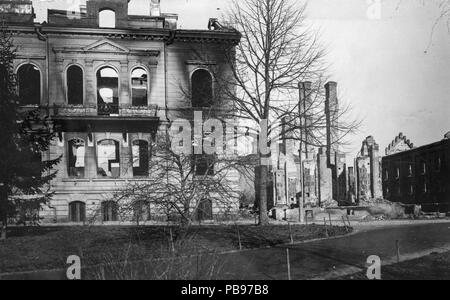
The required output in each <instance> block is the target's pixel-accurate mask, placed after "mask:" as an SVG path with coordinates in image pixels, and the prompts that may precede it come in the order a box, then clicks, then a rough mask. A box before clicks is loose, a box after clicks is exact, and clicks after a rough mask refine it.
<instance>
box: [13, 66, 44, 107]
mask: <svg viewBox="0 0 450 300" xmlns="http://www.w3.org/2000/svg"><path fill="white" fill-rule="evenodd" d="M17 77H18V87H19V98H20V104H22V105H39V104H40V103H41V72H40V71H39V69H38V68H37V67H36V66H34V65H32V64H26V65H23V66H21V67H20V68H19V70H18V72H17Z"/></svg>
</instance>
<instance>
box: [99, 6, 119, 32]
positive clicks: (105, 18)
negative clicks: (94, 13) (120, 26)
mask: <svg viewBox="0 0 450 300" xmlns="http://www.w3.org/2000/svg"><path fill="white" fill-rule="evenodd" d="M98 25H99V27H100V28H116V13H115V11H113V10H111V9H104V10H101V11H100V12H99V13H98Z"/></svg>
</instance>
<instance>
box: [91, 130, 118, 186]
mask: <svg viewBox="0 0 450 300" xmlns="http://www.w3.org/2000/svg"><path fill="white" fill-rule="evenodd" d="M104 141H113V142H114V144H115V145H116V147H117V149H118V152H119V153H118V159H119V162H118V164H119V176H117V177H114V176H101V175H100V174H99V155H98V151H99V145H100V143H101V142H104ZM121 150H122V149H121V143H120V141H118V140H116V139H113V138H104V139H100V140H99V141H97V142H96V143H95V161H96V164H95V168H96V174H97V178H99V179H114V180H117V179H120V178H121V177H122V160H121V158H122V157H121V154H122V151H121ZM108 166H109V165H108ZM108 171H109V170H108ZM110 172H111V173H112V171H110ZM111 175H112V174H111Z"/></svg>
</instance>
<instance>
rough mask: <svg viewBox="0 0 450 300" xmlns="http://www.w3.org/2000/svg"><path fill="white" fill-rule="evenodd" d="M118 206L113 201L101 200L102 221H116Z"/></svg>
mask: <svg viewBox="0 0 450 300" xmlns="http://www.w3.org/2000/svg"><path fill="white" fill-rule="evenodd" d="M117 212H118V206H117V203H116V202H114V201H105V202H102V215H103V222H116V221H117V220H118V218H117Z"/></svg>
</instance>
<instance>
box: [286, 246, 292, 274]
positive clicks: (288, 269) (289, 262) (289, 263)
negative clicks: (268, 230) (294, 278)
mask: <svg viewBox="0 0 450 300" xmlns="http://www.w3.org/2000/svg"><path fill="white" fill-rule="evenodd" d="M286 260H287V272H288V280H291V260H290V258H289V248H286Z"/></svg>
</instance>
